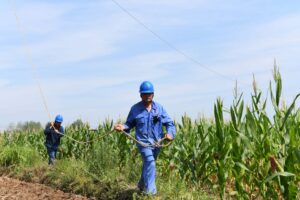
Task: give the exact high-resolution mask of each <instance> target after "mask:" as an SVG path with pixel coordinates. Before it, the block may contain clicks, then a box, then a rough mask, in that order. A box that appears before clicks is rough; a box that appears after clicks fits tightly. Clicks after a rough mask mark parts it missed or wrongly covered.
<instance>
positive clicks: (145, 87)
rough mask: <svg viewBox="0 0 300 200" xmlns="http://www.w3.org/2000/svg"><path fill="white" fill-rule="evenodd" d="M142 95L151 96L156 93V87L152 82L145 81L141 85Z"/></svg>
mask: <svg viewBox="0 0 300 200" xmlns="http://www.w3.org/2000/svg"><path fill="white" fill-rule="evenodd" d="M140 93H141V94H149V93H154V87H153V85H152V83H151V82H150V81H144V82H142V84H141V85H140Z"/></svg>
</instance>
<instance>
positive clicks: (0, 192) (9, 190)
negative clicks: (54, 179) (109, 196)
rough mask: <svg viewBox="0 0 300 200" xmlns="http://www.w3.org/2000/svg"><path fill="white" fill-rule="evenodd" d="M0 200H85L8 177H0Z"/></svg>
mask: <svg viewBox="0 0 300 200" xmlns="http://www.w3.org/2000/svg"><path fill="white" fill-rule="evenodd" d="M0 199H1V200H2V199H3V200H4V199H5V200H11V199H18V200H19V199H26V200H28V199H29V200H36V199H51V200H53V199H55V200H60V199H76V200H86V199H87V198H86V197H82V196H80V195H74V194H68V193H64V192H62V191H60V190H55V189H53V188H50V187H47V186H45V185H41V184H36V183H27V182H23V181H19V180H16V179H12V178H8V177H0Z"/></svg>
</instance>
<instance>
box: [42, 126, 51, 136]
mask: <svg viewBox="0 0 300 200" xmlns="http://www.w3.org/2000/svg"><path fill="white" fill-rule="evenodd" d="M51 131H52V129H51V126H50V125H47V126H46V128H45V130H44V134H45V135H48V134H50V133H51Z"/></svg>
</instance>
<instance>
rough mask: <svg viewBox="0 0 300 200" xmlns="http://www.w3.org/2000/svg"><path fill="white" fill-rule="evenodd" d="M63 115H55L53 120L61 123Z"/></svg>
mask: <svg viewBox="0 0 300 200" xmlns="http://www.w3.org/2000/svg"><path fill="white" fill-rule="evenodd" d="M63 120H64V119H63V116H62V115H56V117H55V122H59V123H62V122H63Z"/></svg>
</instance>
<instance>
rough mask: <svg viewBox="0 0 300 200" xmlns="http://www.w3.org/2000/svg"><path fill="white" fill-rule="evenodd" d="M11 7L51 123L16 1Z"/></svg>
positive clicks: (12, 1)
mask: <svg viewBox="0 0 300 200" xmlns="http://www.w3.org/2000/svg"><path fill="white" fill-rule="evenodd" d="M11 6H12V10H13V13H14V16H15V18H16V22H17V27H18V29H19V31H20V33H21V38H22V42H23V44H24V47H25V48H24V50H25V55H26V59H27V61H28V63H29V65H30V66H31V69H32V76H33V78H34V80H35V81H36V83H37V85H38V89H39V92H40V95H41V97H42V100H43V104H44V107H45V109H46V112H47V114H48V117H49V120H50V121H51V119H52V118H51V114H50V112H49V108H48V105H47V100H46V97H45V95H44V92H43V89H42V86H41V83H40V81H39V77H38V73H37V69H36V66H35V64H34V62H33V60H32V53H31V49H30V48H29V47H28V45H27V44H28V42H27V40H26V37H25V31H24V29H23V27H22V25H21V22H20V19H19V17H18V15H17V11H16V6H15V1H14V0H11Z"/></svg>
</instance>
